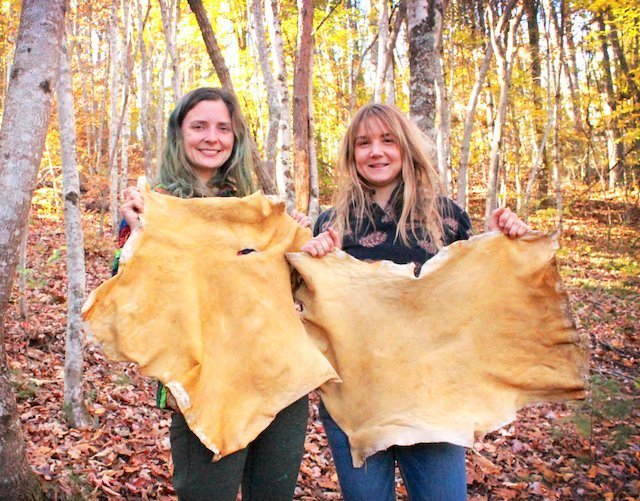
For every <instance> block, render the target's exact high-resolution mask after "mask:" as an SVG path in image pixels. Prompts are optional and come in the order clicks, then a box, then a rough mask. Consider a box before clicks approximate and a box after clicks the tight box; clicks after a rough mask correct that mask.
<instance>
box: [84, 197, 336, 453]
mask: <svg viewBox="0 0 640 501" xmlns="http://www.w3.org/2000/svg"><path fill="white" fill-rule="evenodd" d="M143 196H144V201H145V212H144V215H143V224H142V225H141V226H139V227H138V228H137V229H136V230H134V232H133V234H132V235H131V237H130V238H129V240H128V241H127V243H126V244H125V247H124V248H123V253H122V257H121V262H120V270H119V272H118V274H117V275H116V276H115V277H113V278H111V279H110V280H108V281H107V282H105V283H104V284H102V285H101V286H100V287H99V288H98V289H96V290H95V291H93V292H92V294H91V295H90V297H89V299H88V300H87V302H86V304H85V306H84V309H83V315H84V319H85V322H86V325H87V327H88V329H89V331H90V333H91V334H92V335H93V337H94V338H95V339H96V340H97V341H99V342H100V343H101V344H102V346H103V348H104V351H105V353H106V354H107V355H108V356H109V357H110V358H112V359H113V360H125V361H130V362H136V363H137V364H139V366H140V369H141V371H142V373H143V374H146V375H148V376H152V377H155V378H157V379H159V380H160V381H162V382H163V383H164V384H165V385H166V386H167V387H168V388H169V389H170V390H171V392H172V394H173V395H174V396H175V398H176V401H177V403H178V406H179V408H180V410H181V412H182V413H183V414H184V416H185V418H186V420H187V423H188V425H189V427H190V428H191V430H192V431H193V432H194V433H195V434H196V435H197V436H198V437H199V438H200V440H201V441H202V442H203V443H204V444H205V445H206V446H207V447H208V448H209V449H211V450H212V451H213V452H214V453H215V454H216V457H221V456H224V455H227V454H230V453H232V452H235V451H237V450H239V449H242V448H244V447H245V446H246V445H247V444H248V443H249V442H251V441H252V440H253V439H254V438H255V437H256V436H257V435H258V434H259V433H260V432H261V431H262V430H264V429H265V428H266V427H267V426H268V425H269V423H270V422H271V421H272V420H273V418H274V417H275V415H276V414H277V413H278V412H279V411H280V410H282V409H284V408H285V407H287V406H288V405H289V404H291V403H293V402H294V401H296V400H298V399H299V398H300V397H302V396H303V395H305V394H307V393H308V392H309V391H311V390H313V389H315V388H317V387H318V386H320V385H321V384H322V383H324V382H326V381H328V380H337V379H338V378H337V375H336V373H335V371H334V370H333V368H332V367H331V365H330V364H329V362H328V361H327V359H326V358H325V357H324V356H323V355H322V354H321V353H320V351H319V350H318V349H317V348H316V347H315V345H314V344H313V342H312V340H311V339H310V338H309V336H308V335H307V334H306V332H305V330H304V327H303V325H302V323H301V321H300V319H299V316H298V313H297V311H296V308H295V306H294V301H293V297H292V291H291V280H290V268H289V265H288V263H287V261H286V259H285V252H291V251H296V250H298V249H299V248H300V246H301V245H302V244H303V243H304V242H306V241H307V240H308V239H309V238H310V237H311V234H310V231H309V230H308V229H302V228H301V227H300V226H299V225H298V224H297V223H296V222H295V221H294V220H293V219H291V218H290V217H289V216H288V215H287V214H286V212H285V210H284V204H282V203H276V202H272V201H270V200H268V199H267V198H265V197H264V196H262V195H261V194H254V195H251V196H248V197H245V198H199V199H189V200H183V199H180V198H175V197H171V196H167V195H162V194H159V193H152V192H149V191H148V189H146V190H144V191H143ZM212 456H213V454H212Z"/></svg>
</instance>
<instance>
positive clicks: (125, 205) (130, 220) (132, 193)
mask: <svg viewBox="0 0 640 501" xmlns="http://www.w3.org/2000/svg"><path fill="white" fill-rule="evenodd" d="M121 196H122V199H123V202H122V203H121V204H120V215H121V216H122V217H123V219H124V220H125V221H126V222H127V224H128V225H129V226H130V227H131V228H132V229H133V228H135V227H136V226H137V225H138V222H139V221H140V218H139V216H140V214H142V213H143V212H144V199H143V198H142V193H140V190H138V188H136V187H135V186H129V187H128V188H125V189H124V190H123V191H122V195H121Z"/></svg>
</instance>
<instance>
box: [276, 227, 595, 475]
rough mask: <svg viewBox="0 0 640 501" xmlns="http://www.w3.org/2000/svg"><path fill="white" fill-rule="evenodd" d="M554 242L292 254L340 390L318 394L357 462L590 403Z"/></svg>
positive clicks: (583, 356)
mask: <svg viewBox="0 0 640 501" xmlns="http://www.w3.org/2000/svg"><path fill="white" fill-rule="evenodd" d="M555 248H556V245H555V240H554V238H553V237H549V236H543V235H539V234H538V235H536V234H531V233H530V234H528V235H526V236H524V237H523V238H519V239H517V240H510V239H509V238H507V237H505V236H503V235H502V234H497V233H492V234H485V235H481V236H478V237H474V238H472V239H471V240H468V241H462V242H456V243H454V244H453V245H450V246H449V247H446V248H443V249H442V250H441V251H440V252H439V253H438V254H437V255H436V256H435V257H434V258H433V259H431V260H430V261H428V262H427V263H426V264H425V265H424V266H423V267H422V270H421V272H420V276H419V277H417V278H416V277H415V276H414V271H413V265H396V264H393V263H390V262H376V263H367V262H363V261H358V260H356V259H354V258H352V257H351V256H349V255H347V254H345V253H344V252H342V251H336V252H335V253H333V254H330V255H329V256H326V257H325V258H323V259H315V258H312V257H310V256H308V255H306V254H290V255H288V256H287V257H288V259H289V261H290V262H291V263H292V264H293V265H294V266H295V268H296V269H297V270H298V272H299V273H300V274H301V276H302V278H303V280H304V285H303V286H302V287H301V288H300V289H299V291H298V293H297V295H296V296H297V298H298V299H299V300H300V301H302V303H303V321H304V323H305V326H306V328H307V331H308V332H309V333H310V334H311V335H312V336H313V338H314V339H315V340H316V343H317V345H318V347H319V348H320V349H321V350H322V352H323V353H324V354H325V355H326V357H327V358H328V359H329V360H330V361H331V364H332V365H333V366H334V367H335V369H336V371H337V372H338V374H339V375H340V378H341V379H342V381H343V382H342V384H335V383H327V384H325V385H323V386H322V387H321V393H322V399H323V402H324V404H325V405H326V407H327V409H328V411H329V413H330V414H331V416H332V417H333V418H334V419H335V421H336V422H337V423H338V424H339V426H340V427H341V428H342V429H343V430H344V431H345V433H346V434H347V435H348V436H349V442H350V444H351V451H352V459H353V464H354V466H355V467H359V466H361V465H362V464H363V461H364V460H365V458H367V457H368V456H370V455H372V454H374V453H375V452H377V451H380V450H384V449H387V448H388V447H390V446H392V445H411V444H415V443H421V442H450V443H454V444H459V445H463V446H467V447H469V446H471V445H472V443H473V439H474V435H481V434H484V433H485V432H488V431H492V430H495V429H497V428H499V427H501V426H503V425H504V424H506V423H508V422H510V421H511V420H513V419H514V418H515V414H516V411H517V410H518V409H519V408H521V407H522V406H524V405H526V404H528V403H532V402H539V401H546V400H564V399H572V398H582V397H583V396H584V380H583V377H584V375H585V373H586V371H587V351H586V348H585V342H584V340H581V339H579V336H578V333H577V332H576V329H575V326H574V322H573V319H572V316H571V313H570V306H569V303H568V298H567V295H566V293H565V292H564V289H563V287H562V284H561V282H560V277H559V276H558V273H557V270H556V265H555V261H554V250H555Z"/></svg>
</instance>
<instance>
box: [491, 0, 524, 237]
mask: <svg viewBox="0 0 640 501" xmlns="http://www.w3.org/2000/svg"><path fill="white" fill-rule="evenodd" d="M515 4H516V0H510V1H509V3H508V4H507V6H505V7H504V10H503V12H502V14H501V15H500V17H499V18H498V19H496V16H497V13H496V12H495V10H494V9H495V6H494V5H493V4H490V5H489V6H487V15H488V16H487V17H488V21H489V27H490V32H491V44H492V45H493V51H494V53H495V55H496V61H497V62H498V81H499V82H500V97H499V98H498V108H497V112H496V117H495V121H494V123H493V135H492V137H491V152H490V153H489V179H488V181H487V199H486V204H485V225H486V222H487V221H488V220H489V216H490V215H491V213H492V212H493V210H494V209H495V208H496V207H497V199H498V197H497V195H498V180H499V172H500V151H501V148H502V132H503V129H504V124H505V121H506V117H507V106H508V103H509V88H510V86H511V73H512V71H513V55H514V52H515V50H516V47H515V35H516V31H517V30H518V26H519V24H520V19H522V14H523V8H522V5H520V6H519V7H518V8H517V10H516V12H515V14H514V15H513V16H511V12H512V11H513V8H514V7H515Z"/></svg>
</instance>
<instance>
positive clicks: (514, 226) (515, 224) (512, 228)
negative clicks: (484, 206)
mask: <svg viewBox="0 0 640 501" xmlns="http://www.w3.org/2000/svg"><path fill="white" fill-rule="evenodd" d="M487 228H488V229H489V231H501V232H502V233H504V234H505V235H507V236H508V237H510V238H518V237H521V236H522V235H524V234H525V233H526V232H527V231H529V230H530V229H531V228H529V227H528V226H527V225H526V224H525V223H524V222H523V221H522V220H521V219H520V218H519V217H518V215H517V214H516V213H515V212H512V211H511V209H509V208H508V207H499V208H497V209H496V210H494V211H493V212H492V213H491V216H490V217H489V222H488V223H487Z"/></svg>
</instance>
